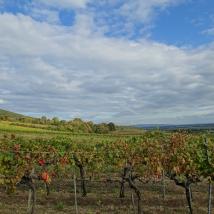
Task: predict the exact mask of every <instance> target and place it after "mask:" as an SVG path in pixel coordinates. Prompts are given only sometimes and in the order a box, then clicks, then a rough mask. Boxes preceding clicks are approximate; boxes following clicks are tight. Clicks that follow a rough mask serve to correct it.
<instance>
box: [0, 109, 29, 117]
mask: <svg viewBox="0 0 214 214" xmlns="http://www.w3.org/2000/svg"><path fill="white" fill-rule="evenodd" d="M0 116H8V117H11V118H23V117H25V118H27V116H24V115H22V114H17V113H14V112H11V111H6V110H3V109H0Z"/></svg>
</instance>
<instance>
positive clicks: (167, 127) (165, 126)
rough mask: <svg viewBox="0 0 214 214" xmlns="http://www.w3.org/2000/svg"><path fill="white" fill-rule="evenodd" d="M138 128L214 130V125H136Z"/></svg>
mask: <svg viewBox="0 0 214 214" xmlns="http://www.w3.org/2000/svg"><path fill="white" fill-rule="evenodd" d="M134 127H136V128H142V129H145V130H152V129H160V130H178V129H189V130H202V129H203V130H211V129H212V130H214V123H208V124H184V125H170V124H139V125H134Z"/></svg>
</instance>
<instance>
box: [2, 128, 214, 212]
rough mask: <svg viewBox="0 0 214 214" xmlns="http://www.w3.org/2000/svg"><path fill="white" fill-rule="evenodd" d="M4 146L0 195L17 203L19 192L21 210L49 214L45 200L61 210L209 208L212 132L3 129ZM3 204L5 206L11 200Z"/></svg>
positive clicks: (212, 173) (212, 175) (213, 151)
mask: <svg viewBox="0 0 214 214" xmlns="http://www.w3.org/2000/svg"><path fill="white" fill-rule="evenodd" d="M0 148H1V151H0V188H1V201H4V200H7V199H8V200H9V201H10V202H12V201H17V202H13V203H19V198H20V201H22V203H20V206H21V205H22V206H23V207H22V209H21V210H20V211H19V212H18V213H26V212H27V213H31V214H32V213H44V212H43V211H42V210H43V208H44V207H43V208H40V207H41V204H43V206H45V202H47V203H46V206H47V207H48V206H50V203H53V206H57V207H56V209H58V211H57V212H58V213H60V209H62V210H64V213H156V212H160V213H161V212H162V213H211V212H212V211H211V209H212V181H213V179H214V142H213V138H212V136H210V135H202V134H201V135H193V134H188V133H185V132H177V133H164V132H159V131H156V132H145V133H144V134H142V135H141V136H136V137H134V136H129V137H128V136H123V137H121V136H109V135H106V136H105V135H99V136H91V137H89V136H82V137H78V136H76V137H74V136H65V135H61V136H58V137H56V136H54V137H52V138H44V137H38V136H37V137H34V138H28V137H26V136H25V137H23V136H18V137H17V136H16V135H14V134H11V135H10V134H4V135H2V137H1V141H0ZM26 194H28V195H26ZM57 198H58V199H59V200H58V199H57ZM4 204H7V203H6V202H5V203H4ZM4 204H1V206H0V210H1V208H2V210H4V206H9V205H4ZM56 204H57V205H56ZM66 204H67V205H66ZM90 204H91V205H90ZM96 204H97V206H95V205H96ZM12 205H13V204H11V206H12ZM64 206H65V207H64ZM94 206H95V207H94ZM176 206H177V207H176ZM170 207H171V208H170ZM19 208H20V207H19ZM83 208H84V209H83ZM8 210H9V208H8ZM55 212H56V210H55ZM1 213H2V212H1ZM5 213H13V212H12V211H9V212H6V211H5ZM45 213H49V212H48V209H46V210H45ZM50 213H54V212H51V209H50ZM62 213H63V212H62Z"/></svg>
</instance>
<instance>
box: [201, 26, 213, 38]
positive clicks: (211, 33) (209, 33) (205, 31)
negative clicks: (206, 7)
mask: <svg viewBox="0 0 214 214" xmlns="http://www.w3.org/2000/svg"><path fill="white" fill-rule="evenodd" d="M202 33H203V34H207V35H210V36H214V27H213V28H210V29H207V30H204V31H202Z"/></svg>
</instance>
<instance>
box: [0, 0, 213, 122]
mask: <svg viewBox="0 0 214 214" xmlns="http://www.w3.org/2000/svg"><path fill="white" fill-rule="evenodd" d="M0 108H3V109H8V110H11V111H16V112H19V113H23V114H27V115H32V116H42V115H46V116H48V117H52V116H58V117H60V118H62V119H72V118H74V117H81V118H83V119H85V120H93V121H95V122H108V121H113V122H115V123H118V124H139V123H140V124H142V123H144V124H145V123H171V124H172V123H174V124H181V123H206V122H207V123H209V122H214V1H213V0H60V1H59V0H0Z"/></svg>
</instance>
